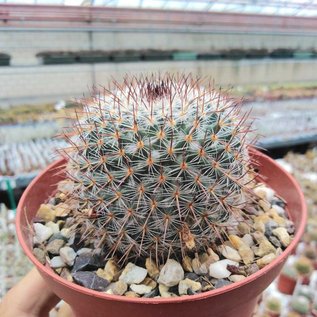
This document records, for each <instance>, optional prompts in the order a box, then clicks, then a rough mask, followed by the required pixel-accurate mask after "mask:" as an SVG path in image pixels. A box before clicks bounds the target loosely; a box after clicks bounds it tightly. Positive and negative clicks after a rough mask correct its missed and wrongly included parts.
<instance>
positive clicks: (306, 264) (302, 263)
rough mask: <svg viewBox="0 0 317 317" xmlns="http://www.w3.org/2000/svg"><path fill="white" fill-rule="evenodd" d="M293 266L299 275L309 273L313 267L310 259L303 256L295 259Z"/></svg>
mask: <svg viewBox="0 0 317 317" xmlns="http://www.w3.org/2000/svg"><path fill="white" fill-rule="evenodd" d="M294 266H295V269H296V270H297V272H298V273H299V274H300V275H310V274H311V273H312V271H313V269H314V268H313V265H312V262H311V260H310V259H308V258H306V257H304V256H302V257H300V258H299V259H298V260H296V262H295V264H294Z"/></svg>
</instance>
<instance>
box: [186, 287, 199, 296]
mask: <svg viewBox="0 0 317 317" xmlns="http://www.w3.org/2000/svg"><path fill="white" fill-rule="evenodd" d="M195 294H197V293H196V292H194V291H193V290H192V289H191V288H188V289H187V295H195Z"/></svg>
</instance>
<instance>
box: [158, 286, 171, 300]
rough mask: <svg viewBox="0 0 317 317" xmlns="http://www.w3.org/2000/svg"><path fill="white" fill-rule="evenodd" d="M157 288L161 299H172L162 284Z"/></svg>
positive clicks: (167, 288) (167, 289)
mask: <svg viewBox="0 0 317 317" xmlns="http://www.w3.org/2000/svg"><path fill="white" fill-rule="evenodd" d="M158 288H159V292H160V295H161V297H164V298H169V297H173V295H172V293H171V292H169V287H167V286H165V285H163V284H159V287H158Z"/></svg>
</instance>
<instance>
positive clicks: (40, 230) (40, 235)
mask: <svg viewBox="0 0 317 317" xmlns="http://www.w3.org/2000/svg"><path fill="white" fill-rule="evenodd" d="M33 228H34V231H35V238H36V241H37V242H38V243H42V242H44V241H46V240H48V239H49V238H50V237H51V236H52V235H53V230H52V229H51V228H49V227H46V226H44V225H42V224H41V223H34V224H33Z"/></svg>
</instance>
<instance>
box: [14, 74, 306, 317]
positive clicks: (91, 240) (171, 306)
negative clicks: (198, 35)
mask: <svg viewBox="0 0 317 317" xmlns="http://www.w3.org/2000/svg"><path fill="white" fill-rule="evenodd" d="M83 103H84V104H83V113H82V114H77V120H76V121H75V122H74V125H73V126H71V127H70V128H69V129H67V130H66V131H65V133H64V137H65V139H66V140H67V141H68V144H69V147H67V148H66V149H64V151H63V153H64V159H62V160H60V161H58V162H56V163H54V164H53V165H51V166H50V167H48V168H47V169H46V170H45V171H44V172H43V173H42V174H41V175H39V176H38V177H37V178H36V179H35V180H34V181H33V182H32V183H31V185H30V186H29V187H28V189H27V190H26V191H25V193H24V195H23V197H22V198H21V200H20V203H19V207H18V213H17V234H18V238H19V241H20V243H21V245H22V247H23V249H24V250H25V252H26V253H27V255H28V256H29V257H30V259H31V260H32V261H33V263H34V264H35V265H36V266H37V268H38V270H39V272H40V273H41V274H42V276H43V278H44V279H45V280H46V281H47V283H48V285H49V287H51V288H52V290H53V291H54V292H55V293H56V294H57V295H58V296H59V297H61V298H63V299H64V300H65V301H66V302H68V303H69V304H70V305H71V306H72V309H73V310H74V313H75V315H76V316H78V317H79V316H80V317H84V316H91V315H94V316H95V317H101V316H106V315H107V314H108V313H109V312H111V315H113V316H119V317H123V316H130V317H134V316H144V317H148V316H154V317H155V316H174V317H179V316H182V317H185V316H186V317H187V316H192V315H193V314H196V315H197V316H199V317H207V316H208V317H210V316H223V317H233V316H234V317H249V316H251V314H252V313H253V310H254V307H255V305H256V303H257V300H258V296H259V295H260V294H261V293H262V291H263V290H264V289H265V288H266V287H267V286H268V285H269V284H270V283H271V282H272V280H273V279H274V278H275V277H276V276H277V274H278V273H279V271H280V269H281V268H282V266H283V264H284V262H285V260H286V258H287V256H288V255H289V254H290V252H291V251H292V249H293V248H294V247H295V246H296V245H297V243H298V241H299V239H300V236H301V234H302V233H303V231H304V227H305V221H306V208H305V203H304V198H303V196H302V193H301V191H300V189H299V187H298V185H297V183H296V182H295V181H294V179H293V178H292V177H291V176H290V175H289V174H287V173H286V172H285V171H284V170H282V169H281V168H280V167H279V166H278V165H277V164H276V163H275V162H274V161H273V160H271V159H270V158H268V157H266V156H265V155H263V154H261V153H259V152H257V151H255V150H254V149H252V148H251V147H250V146H249V143H248V133H249V131H250V128H249V126H248V125H247V124H246V122H245V120H246V117H245V116H243V115H240V114H239V108H238V107H237V104H236V102H235V101H232V100H231V99H230V98H228V97H227V96H224V95H222V94H220V93H219V92H217V91H215V90H214V89H213V88H212V86H211V85H210V84H208V83H207V84H205V85H204V86H203V85H202V83H201V82H200V81H198V80H196V79H194V78H192V77H191V76H185V75H178V76H171V75H169V74H166V75H164V76H159V75H158V76H154V75H153V76H151V77H139V78H134V77H133V78H129V77H127V78H126V79H125V80H124V82H123V83H122V84H119V83H114V86H113V88H112V89H109V90H106V89H105V90H104V91H103V93H102V94H101V93H97V94H96V95H94V96H92V98H91V99H90V102H89V103H86V102H84V101H83ZM255 169H257V170H258V172H256V171H255ZM263 180H265V182H266V184H263ZM286 211H287V213H288V214H289V215H290V218H291V220H290V219H288V217H287V213H286ZM294 225H295V228H296V232H295V235H294ZM269 233H270V234H271V235H272V236H273V237H275V239H270V240H269V239H268V238H267V236H269ZM83 286H84V287H83Z"/></svg>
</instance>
